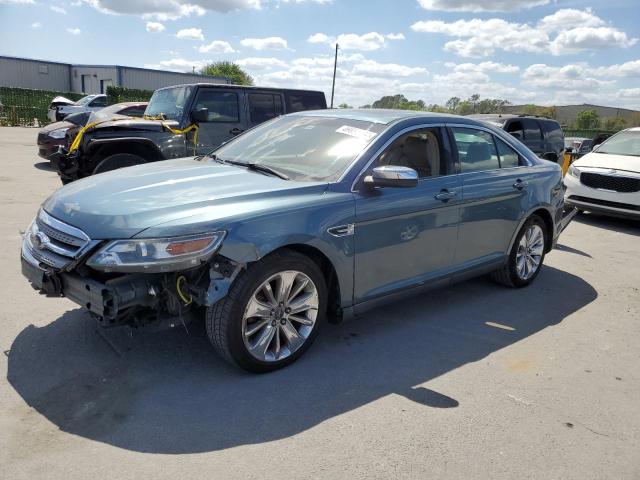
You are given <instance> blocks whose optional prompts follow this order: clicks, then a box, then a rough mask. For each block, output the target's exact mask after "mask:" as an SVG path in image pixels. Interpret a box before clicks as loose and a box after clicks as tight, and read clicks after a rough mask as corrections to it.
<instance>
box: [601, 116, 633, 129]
mask: <svg viewBox="0 0 640 480" xmlns="http://www.w3.org/2000/svg"><path fill="white" fill-rule="evenodd" d="M626 126H627V122H626V121H625V119H624V118H622V117H608V118H603V119H602V128H604V129H605V130H622V129H623V128H625V127H626Z"/></svg>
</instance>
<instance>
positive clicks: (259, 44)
mask: <svg viewBox="0 0 640 480" xmlns="http://www.w3.org/2000/svg"><path fill="white" fill-rule="evenodd" d="M240 44H241V45H242V46H243V47H247V48H253V49H254V50H286V49H287V48H288V47H287V41H286V40H285V39H284V38H282V37H266V38H245V39H243V40H241V41H240Z"/></svg>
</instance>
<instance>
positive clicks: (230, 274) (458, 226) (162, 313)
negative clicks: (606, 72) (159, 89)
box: [22, 110, 570, 372]
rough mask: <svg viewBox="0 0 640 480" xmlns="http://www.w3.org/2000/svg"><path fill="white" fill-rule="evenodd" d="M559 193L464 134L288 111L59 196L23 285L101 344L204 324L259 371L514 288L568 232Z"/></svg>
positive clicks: (499, 136) (517, 155) (232, 357)
mask: <svg viewBox="0 0 640 480" xmlns="http://www.w3.org/2000/svg"><path fill="white" fill-rule="evenodd" d="M563 194H564V187H563V184H562V174H561V171H560V167H559V166H558V165H556V164H554V163H552V162H548V161H545V160H542V159H540V158H538V157H537V156H536V155H535V154H534V153H532V152H531V151H530V150H529V149H528V148H527V147H526V146H524V145H523V144H522V143H520V142H519V141H518V140H517V139H515V138H514V137H512V136H510V135H509V134H507V133H505V132H503V131H502V130H499V129H497V128H493V127H491V126H489V125H487V124H484V123H481V122H478V121H476V120H473V119H470V118H465V117H459V116H452V115H443V114H431V113H421V112H406V111H397V110H323V111H310V112H301V113H295V114H291V115H285V116H282V117H279V118H276V119H273V120H271V121H269V122H266V123H264V124H261V125H259V126H257V127H255V128H253V129H251V130H248V131H247V132H245V133H243V134H242V135H239V136H238V137H236V138H235V139H233V140H232V141H230V142H228V143H226V144H225V145H222V146H221V147H219V148H218V149H216V150H215V151H214V152H212V153H210V154H208V155H205V156H199V157H193V158H184V159H178V160H171V161H165V162H156V163H151V164H147V165H139V166H134V167H130V168H124V169H121V170H116V171H113V172H107V173H104V174H100V175H96V176H92V177H90V178H86V179H83V180H80V181H77V182H74V183H72V184H70V185H67V186H65V187H63V188H61V189H60V190H58V191H57V192H55V193H54V194H53V195H51V197H49V198H48V199H47V200H46V201H45V202H44V203H43V205H42V207H41V209H40V211H39V212H38V213H37V215H36V217H35V218H34V220H33V222H32V223H31V225H30V226H29V228H28V230H27V232H26V234H25V236H24V241H23V246H22V271H23V274H24V275H25V276H26V277H27V279H28V280H29V282H31V284H32V285H33V286H34V288H36V289H37V290H39V291H41V292H43V293H46V294H47V295H50V296H65V297H68V298H70V299H71V300H73V301H75V302H76V303H78V304H79V305H81V306H82V307H83V308H86V309H87V310H88V311H89V312H90V314H91V316H92V317H94V318H95V319H96V321H97V322H99V323H100V324H101V325H102V326H104V327H117V326H123V325H129V326H134V327H143V326H147V325H155V326H158V325H171V326H175V325H179V326H180V325H185V327H186V326H187V323H188V322H189V321H193V320H196V319H202V317H204V321H205V322H206V330H207V333H208V335H209V338H210V340H211V342H212V344H213V346H214V347H215V349H216V350H217V351H218V353H219V354H220V355H221V356H222V358H224V359H225V360H228V361H229V362H231V363H234V364H237V365H239V366H240V367H242V368H245V369H247V370H250V371H255V372H264V371H270V370H274V369H277V368H280V367H283V366H285V365H288V364H290V363H291V362H293V361H295V360H296V359H297V358H299V357H300V356H301V355H302V354H303V353H304V352H305V351H306V350H307V349H308V348H309V347H310V346H311V344H312V342H313V340H314V338H315V337H316V336H317V335H318V332H319V330H320V327H321V325H322V324H323V323H324V322H325V321H326V320H329V321H330V322H340V321H344V320H347V319H349V318H351V317H353V316H357V315H363V314H365V312H366V311H367V310H369V309H371V308H372V307H375V306H377V305H379V304H381V303H383V302H389V301H394V300H398V299H400V298H402V297H405V296H407V295H416V294H418V293H420V292H424V291H426V290H429V289H432V288H435V287H446V286H447V285H450V284H452V283H453V282H457V281H460V280H464V279H467V278H470V277H473V276H477V275H483V274H489V273H490V274H491V275H492V276H493V278H495V279H496V280H497V281H498V282H500V283H502V284H504V285H506V286H509V287H525V286H527V285H528V284H530V283H531V282H532V281H534V279H535V278H536V276H537V275H538V273H539V272H540V269H541V268H542V263H543V261H544V257H545V254H546V253H548V252H549V251H550V250H551V249H552V248H553V246H554V245H555V243H556V241H557V239H558V236H559V235H560V232H561V231H562V229H563V227H564V226H565V225H566V223H567V221H568V220H569V219H570V216H565V215H563V210H564V209H563V198H564V195H563Z"/></svg>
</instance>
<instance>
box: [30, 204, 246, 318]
mask: <svg viewBox="0 0 640 480" xmlns="http://www.w3.org/2000/svg"><path fill="white" fill-rule="evenodd" d="M223 238H224V233H220V232H217V233H212V234H206V235H198V236H189V237H179V238H174V239H147V240H132V239H130V240H117V241H114V240H110V241H102V240H94V239H91V238H89V236H87V235H86V234H85V233H84V232H83V231H82V230H80V229H78V228H76V227H73V226H71V225H68V224H66V223H64V222H61V221H60V220H58V219H56V218H54V217H52V216H51V215H49V214H48V213H46V212H45V211H44V210H42V209H41V210H40V211H39V212H38V215H37V216H36V218H35V219H34V220H33V222H32V223H31V225H30V226H29V229H28V230H27V232H26V233H25V235H24V239H23V245H22V255H21V257H22V259H21V261H22V274H23V275H24V276H25V277H26V278H27V280H28V281H29V282H30V283H31V285H32V286H33V287H34V288H35V289H36V290H38V291H39V292H40V293H42V294H45V295H47V296H55V297H60V296H64V297H67V298H69V299H70V300H72V301H73V302H75V303H77V304H78V305H80V306H82V307H84V308H86V309H87V310H88V311H89V312H90V313H91V315H92V316H93V317H94V318H95V319H96V320H97V321H98V322H99V323H100V324H102V325H103V326H105V327H110V326H118V325H130V326H134V327H140V326H145V325H147V324H152V323H154V324H158V322H160V324H166V325H170V326H173V325H179V324H184V323H185V322H187V321H189V320H191V319H192V318H193V314H194V313H195V312H196V311H197V308H196V307H198V306H206V305H210V304H212V303H215V301H217V300H218V299H219V298H220V295H217V294H215V295H214V294H212V292H226V288H228V284H229V283H230V282H231V281H232V278H233V276H234V272H235V271H236V270H237V265H235V264H233V263H232V262H229V261H228V260H227V259H225V258H223V257H220V256H216V255H215V252H216V251H217V249H218V247H219V245H220V243H221V241H222V239H223ZM198 249H199V250H198ZM151 250H157V251H155V252H153V251H151ZM144 257H147V260H150V261H147V262H145V259H144ZM140 260H142V261H140Z"/></svg>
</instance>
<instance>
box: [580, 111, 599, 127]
mask: <svg viewBox="0 0 640 480" xmlns="http://www.w3.org/2000/svg"><path fill="white" fill-rule="evenodd" d="M599 125H600V118H598V113H597V112H596V111H595V110H583V111H581V112H580V113H578V115H576V127H577V128H582V129H585V130H592V129H594V128H598V126H599Z"/></svg>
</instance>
